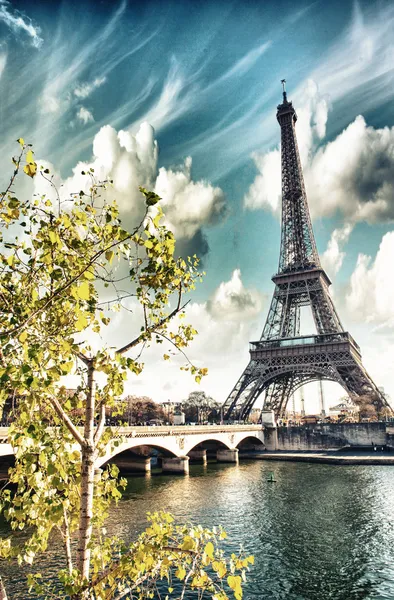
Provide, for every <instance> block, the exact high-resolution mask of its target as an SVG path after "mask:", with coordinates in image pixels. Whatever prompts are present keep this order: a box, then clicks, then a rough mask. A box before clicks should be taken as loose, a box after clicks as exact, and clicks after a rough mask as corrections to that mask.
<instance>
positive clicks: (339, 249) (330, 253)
mask: <svg viewBox="0 0 394 600" xmlns="http://www.w3.org/2000/svg"><path fill="white" fill-rule="evenodd" d="M352 230H353V227H352V225H350V224H347V225H344V226H343V227H342V228H339V229H334V231H333V232H332V234H331V237H330V239H329V242H328V244H327V249H326V250H325V252H323V254H322V255H321V261H322V264H323V267H324V268H325V270H326V271H327V273H328V275H330V276H331V277H333V276H334V275H336V274H337V273H338V271H339V269H340V268H341V266H342V263H343V259H344V258H345V256H346V253H345V252H344V251H343V247H344V246H345V244H346V243H347V241H348V240H349V237H350V234H351V232H352Z"/></svg>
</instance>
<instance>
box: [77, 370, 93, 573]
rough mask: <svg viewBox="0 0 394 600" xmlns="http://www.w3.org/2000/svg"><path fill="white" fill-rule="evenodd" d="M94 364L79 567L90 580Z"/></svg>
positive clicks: (83, 451)
mask: <svg viewBox="0 0 394 600" xmlns="http://www.w3.org/2000/svg"><path fill="white" fill-rule="evenodd" d="M94 372H95V369H94V364H93V362H90V363H89V365H88V394H87V399H86V408H85V429H84V438H85V439H84V445H83V447H82V449H81V461H82V468H81V507H80V515H79V538H78V553H77V568H78V569H79V571H80V572H81V574H82V577H83V578H84V579H87V580H89V574H90V573H89V571H90V548H89V544H90V540H91V537H92V517H93V494H94V467H95V458H96V457H95V444H94V413H95V381H94Z"/></svg>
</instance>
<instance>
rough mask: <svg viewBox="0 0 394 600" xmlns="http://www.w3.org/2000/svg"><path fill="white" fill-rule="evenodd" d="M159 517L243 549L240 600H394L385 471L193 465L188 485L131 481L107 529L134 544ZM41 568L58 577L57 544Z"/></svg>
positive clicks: (11, 580)
mask: <svg viewBox="0 0 394 600" xmlns="http://www.w3.org/2000/svg"><path fill="white" fill-rule="evenodd" d="M270 471H274V474H275V479H276V482H275V483H269V482H268V481H267V477H268V474H269V472H270ZM159 509H164V510H166V511H169V512H172V513H173V514H174V515H175V517H176V519H177V520H178V521H179V522H182V521H185V520H192V521H194V522H197V523H201V524H202V525H205V526H207V527H212V526H213V525H218V524H221V525H222V526H223V527H224V528H225V529H226V531H227V533H228V535H229V544H228V547H227V550H228V551H230V552H231V551H233V550H234V549H238V548H239V545H240V544H242V545H243V546H244V548H245V550H246V551H247V552H248V553H251V554H254V556H255V565H254V567H253V568H252V571H251V573H250V574H249V577H248V581H247V583H246V585H245V588H244V590H245V594H244V598H245V599H246V600H252V599H259V600H284V599H286V600H326V599H327V600H328V599H335V600H361V599H366V598H368V599H369V598H371V599H372V598H373V599H393V600H394V511H393V509H394V469H393V468H392V467H390V466H381V467H379V466H338V465H318V464H307V463H291V462H271V461H270V462H269V463H266V462H264V461H245V462H241V463H240V465H238V466H235V465H220V464H216V463H211V464H208V466H207V467H203V466H191V471H190V475H189V476H170V475H165V476H164V475H161V474H157V475H156V474H152V475H151V476H150V477H143V476H136V477H133V478H131V479H129V483H128V488H127V491H126V492H125V495H124V498H123V500H122V501H121V503H120V504H119V506H118V507H117V508H115V509H114V510H113V512H112V514H111V517H110V520H109V526H108V530H109V532H110V533H116V534H120V535H122V536H123V537H124V538H127V539H130V540H131V539H132V538H133V536H134V535H135V534H136V533H137V532H138V531H140V530H141V529H142V528H143V527H144V524H145V513H146V512H147V511H155V510H159ZM42 563H43V564H42V566H41V569H45V572H46V574H50V573H51V572H52V573H54V572H55V571H56V569H57V568H58V566H59V557H58V549H57V547H56V544H54V545H53V546H52V547H51V551H50V554H49V555H48V556H47V557H46V558H45V559H44V560H43V561H42ZM1 571H2V574H3V575H5V576H6V579H7V580H8V589H9V592H10V594H9V595H10V600H16V599H17V600H20V599H22V598H26V594H25V591H24V589H23V587H24V586H23V583H22V581H23V577H22V575H23V573H22V571H21V570H20V569H18V568H17V567H12V568H10V567H7V569H5V567H4V566H2V568H1Z"/></svg>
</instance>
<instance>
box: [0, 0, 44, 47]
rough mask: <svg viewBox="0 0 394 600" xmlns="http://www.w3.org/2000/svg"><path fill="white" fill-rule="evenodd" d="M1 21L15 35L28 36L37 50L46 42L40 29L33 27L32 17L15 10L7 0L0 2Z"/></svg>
mask: <svg viewBox="0 0 394 600" xmlns="http://www.w3.org/2000/svg"><path fill="white" fill-rule="evenodd" d="M0 21H3V23H5V24H6V25H7V26H8V27H9V28H10V29H11V30H12V31H13V32H14V33H15V34H19V33H23V34H26V35H27V36H28V37H29V38H30V42H31V45H32V46H34V47H35V48H39V47H40V46H41V44H42V43H43V41H44V40H43V39H42V37H41V36H40V33H41V30H40V28H39V27H37V26H36V25H33V22H32V20H31V19H30V17H27V16H26V15H24V14H22V13H21V12H20V11H19V10H16V9H15V8H13V6H12V4H11V3H10V2H8V1H7V0H0Z"/></svg>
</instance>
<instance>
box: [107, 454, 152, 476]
mask: <svg viewBox="0 0 394 600" xmlns="http://www.w3.org/2000/svg"><path fill="white" fill-rule="evenodd" d="M115 464H116V466H117V467H119V469H120V470H121V471H123V472H128V471H134V472H138V473H150V470H151V460H150V457H149V456H148V457H146V456H133V457H130V456H127V457H125V458H124V459H123V460H122V459H118V460H116V461H115Z"/></svg>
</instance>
